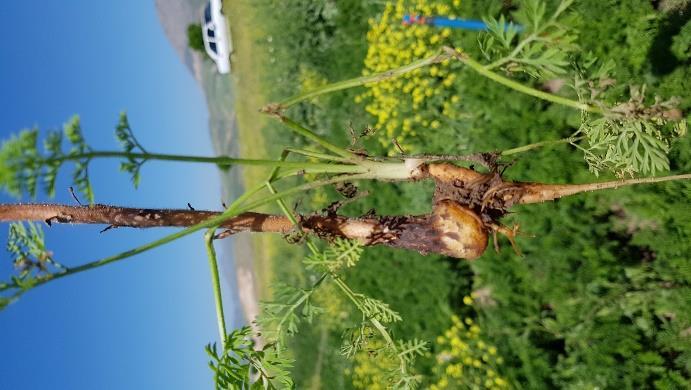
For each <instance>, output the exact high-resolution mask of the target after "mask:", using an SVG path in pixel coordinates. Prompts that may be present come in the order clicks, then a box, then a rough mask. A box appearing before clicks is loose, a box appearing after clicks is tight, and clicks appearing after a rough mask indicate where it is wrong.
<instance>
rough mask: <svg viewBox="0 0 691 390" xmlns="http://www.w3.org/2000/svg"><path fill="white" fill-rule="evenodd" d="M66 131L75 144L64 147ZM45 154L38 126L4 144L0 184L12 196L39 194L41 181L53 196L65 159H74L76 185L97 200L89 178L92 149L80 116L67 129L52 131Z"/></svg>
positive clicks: (48, 136)
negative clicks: (87, 140)
mask: <svg viewBox="0 0 691 390" xmlns="http://www.w3.org/2000/svg"><path fill="white" fill-rule="evenodd" d="M63 134H64V137H65V138H66V139H67V141H68V142H69V143H70V144H71V148H70V149H69V151H64V150H63ZM44 151H45V154H44V153H41V152H40V151H39V148H38V129H32V130H23V131H21V132H20V133H19V134H18V135H16V136H13V137H12V138H10V139H9V140H7V141H5V142H4V143H3V144H2V148H1V149H0V187H2V188H4V189H5V191H7V192H8V193H9V194H10V195H13V196H16V197H21V196H22V195H23V194H25V193H26V194H28V195H29V196H31V197H36V195H37V193H38V183H39V182H42V183H43V188H44V191H45V192H46V193H47V194H48V195H49V196H54V195H55V180H56V178H57V174H58V170H59V169H60V167H61V166H62V164H63V163H64V162H65V161H68V160H72V161H74V171H73V174H72V178H73V181H74V184H75V186H76V187H77V189H79V191H80V192H81V193H82V194H83V195H84V196H86V198H87V199H88V200H89V202H91V203H93V201H94V194H93V190H92V188H91V183H90V181H89V171H88V165H89V161H90V160H91V159H90V157H89V156H88V155H89V152H90V151H91V148H90V147H89V146H88V145H87V144H86V141H85V140H84V137H83V136H82V131H81V126H80V123H79V117H77V116H75V117H73V118H72V119H70V120H69V121H68V122H67V123H66V124H65V125H64V127H63V132H62V133H60V132H57V131H51V132H49V133H48V135H47V137H46V139H45V141H44Z"/></svg>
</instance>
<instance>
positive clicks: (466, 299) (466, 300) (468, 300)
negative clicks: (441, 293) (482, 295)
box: [463, 295, 473, 325]
mask: <svg viewBox="0 0 691 390" xmlns="http://www.w3.org/2000/svg"><path fill="white" fill-rule="evenodd" d="M463 303H465V304H466V305H468V306H470V305H472V304H473V298H471V297H469V296H467V295H466V296H464V297H463ZM468 325H470V324H468Z"/></svg>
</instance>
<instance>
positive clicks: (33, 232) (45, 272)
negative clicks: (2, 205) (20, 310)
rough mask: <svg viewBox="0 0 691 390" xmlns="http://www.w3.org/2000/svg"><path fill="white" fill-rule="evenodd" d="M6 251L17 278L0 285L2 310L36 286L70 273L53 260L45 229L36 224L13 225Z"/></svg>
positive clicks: (14, 277) (17, 223) (16, 223)
mask: <svg viewBox="0 0 691 390" xmlns="http://www.w3.org/2000/svg"><path fill="white" fill-rule="evenodd" d="M7 251H8V252H9V253H10V255H11V256H12V264H13V266H14V268H15V270H16V272H17V275H14V276H12V277H11V280H10V281H9V282H4V283H0V292H1V293H2V295H0V310H1V309H3V308H5V307H6V306H7V305H8V304H10V303H12V302H13V301H15V300H16V299H17V298H19V296H20V295H21V294H23V293H24V292H26V291H28V290H30V289H31V288H33V287H34V286H35V285H36V284H37V283H39V282H41V281H44V280H46V279H50V278H52V277H53V276H54V275H56V274H60V273H63V272H65V271H67V268H66V267H65V266H63V265H62V264H60V263H58V262H57V261H55V259H53V253H52V252H51V251H50V250H48V249H47V247H46V244H45V235H44V233H43V229H41V226H40V225H38V224H36V223H34V222H26V223H23V222H13V223H11V224H10V229H9V234H8V239H7Z"/></svg>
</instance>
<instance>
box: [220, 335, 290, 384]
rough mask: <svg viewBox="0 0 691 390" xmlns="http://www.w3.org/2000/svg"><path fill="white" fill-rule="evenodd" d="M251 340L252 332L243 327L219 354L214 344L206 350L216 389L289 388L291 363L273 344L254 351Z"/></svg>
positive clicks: (227, 340) (232, 336)
mask: <svg viewBox="0 0 691 390" xmlns="http://www.w3.org/2000/svg"><path fill="white" fill-rule="evenodd" d="M251 337H252V330H251V329H250V328H249V327H244V328H241V329H238V330H234V331H232V332H231V333H229V334H228V335H227V337H226V340H225V347H224V348H223V350H222V351H219V350H218V348H217V347H216V344H209V345H207V346H206V353H207V354H208V355H209V358H211V361H210V362H209V367H211V369H212V370H213V371H214V382H215V383H216V389H219V390H221V389H224V390H225V389H234V390H235V389H238V390H240V389H285V388H292V387H293V381H292V379H291V378H290V374H289V371H288V370H289V369H290V367H291V366H292V364H293V361H292V360H291V359H290V358H288V357H286V356H285V353H284V351H280V350H279V349H278V348H277V347H276V345H275V344H267V345H265V346H264V347H262V348H260V349H255V348H256V345H255V343H254V342H253V341H252V338H251ZM219 352H220V354H219Z"/></svg>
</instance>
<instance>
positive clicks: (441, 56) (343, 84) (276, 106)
mask: <svg viewBox="0 0 691 390" xmlns="http://www.w3.org/2000/svg"><path fill="white" fill-rule="evenodd" d="M449 58H450V56H449V55H448V54H447V53H444V52H439V53H437V54H434V55H432V56H429V57H426V58H423V59H420V60H417V61H413V62H411V63H410V64H408V65H404V66H401V67H399V68H395V69H391V70H387V71H385V72H379V73H374V74H371V75H367V76H362V77H356V78H353V79H349V80H343V81H339V82H335V83H332V84H327V85H325V86H323V87H320V88H316V89H314V90H311V91H308V92H305V93H302V94H299V95H295V96H293V97H290V98H288V99H286V100H284V101H282V102H279V103H273V104H268V105H267V106H266V107H264V108H263V109H262V111H264V112H276V111H282V110H285V109H286V108H288V107H291V106H294V105H295V104H298V103H300V102H302V101H304V100H307V99H311V98H313V97H317V96H320V95H324V94H327V93H331V92H335V91H340V90H343V89H348V88H353V87H358V86H362V85H365V84H369V83H377V82H380V81H384V80H388V79H391V78H394V77H398V76H401V75H404V74H406V73H409V72H412V71H413V70H415V69H419V68H422V67H425V66H428V65H432V64H436V63H439V62H442V61H444V60H446V59H449Z"/></svg>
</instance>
